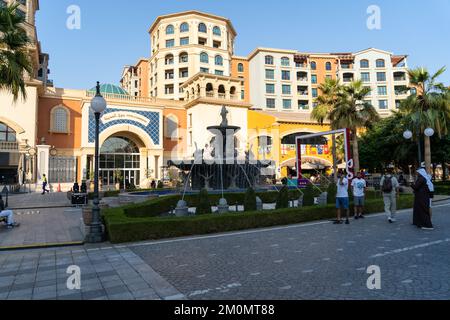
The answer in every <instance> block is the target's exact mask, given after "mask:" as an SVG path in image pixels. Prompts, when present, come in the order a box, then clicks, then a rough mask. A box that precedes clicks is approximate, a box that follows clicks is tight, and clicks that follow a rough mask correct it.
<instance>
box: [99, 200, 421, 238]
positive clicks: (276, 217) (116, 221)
mask: <svg viewBox="0 0 450 320" xmlns="http://www.w3.org/2000/svg"><path fill="white" fill-rule="evenodd" d="M397 206H398V209H406V208H411V207H412V206H413V197H412V196H402V197H401V198H400V200H399V201H398V204H397ZM351 209H353V208H351ZM383 210H384V204H383V200H381V199H377V200H368V201H367V202H366V209H365V212H366V213H367V214H370V213H377V212H382V211H383ZM102 215H103V218H104V220H105V225H106V230H107V234H108V236H109V240H110V241H111V242H112V243H124V242H134V241H144V240H157V239H165V238H175V237H183V236H192V235H204V234H211V233H218V232H229V231H238V230H246V229H254V228H265V227H272V226H281V225H289V224H297V223H303V222H308V221H315V220H325V219H332V218H335V216H336V209H335V207H334V206H332V205H328V206H322V207H319V206H313V207H303V208H291V209H280V210H273V211H264V212H247V213H229V214H224V215H217V214H209V215H201V216H194V217H182V218H178V217H166V218H163V217H154V218H132V219H131V218H129V217H127V216H126V215H125V214H124V210H123V208H114V209H106V210H104V211H102Z"/></svg>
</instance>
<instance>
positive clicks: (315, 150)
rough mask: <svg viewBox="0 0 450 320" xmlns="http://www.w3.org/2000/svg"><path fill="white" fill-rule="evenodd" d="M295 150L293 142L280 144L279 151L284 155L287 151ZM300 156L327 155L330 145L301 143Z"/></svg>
mask: <svg viewBox="0 0 450 320" xmlns="http://www.w3.org/2000/svg"><path fill="white" fill-rule="evenodd" d="M295 150H296V146H295V144H292V145H291V144H283V145H282V146H281V152H282V154H283V155H284V156H285V155H287V154H288V153H289V152H293V151H295ZM301 151H302V156H323V155H329V154H330V153H331V152H330V147H329V146H328V145H319V144H317V145H310V144H307V145H305V144H302V145H301Z"/></svg>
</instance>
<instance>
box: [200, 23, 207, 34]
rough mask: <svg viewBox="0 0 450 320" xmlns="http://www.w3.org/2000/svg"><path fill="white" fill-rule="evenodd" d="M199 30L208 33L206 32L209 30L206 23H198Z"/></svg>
mask: <svg viewBox="0 0 450 320" xmlns="http://www.w3.org/2000/svg"><path fill="white" fill-rule="evenodd" d="M198 31H199V32H202V33H206V32H207V30H206V24H204V23H200V24H199V25H198Z"/></svg>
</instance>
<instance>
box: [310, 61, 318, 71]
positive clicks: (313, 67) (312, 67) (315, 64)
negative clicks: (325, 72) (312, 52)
mask: <svg viewBox="0 0 450 320" xmlns="http://www.w3.org/2000/svg"><path fill="white" fill-rule="evenodd" d="M316 69H317V63H316V62H315V61H311V70H316Z"/></svg>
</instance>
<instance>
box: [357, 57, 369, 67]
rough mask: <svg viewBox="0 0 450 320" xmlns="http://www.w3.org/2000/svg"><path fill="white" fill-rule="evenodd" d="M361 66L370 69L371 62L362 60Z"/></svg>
mask: <svg viewBox="0 0 450 320" xmlns="http://www.w3.org/2000/svg"><path fill="white" fill-rule="evenodd" d="M359 66H360V67H361V68H364V69H366V68H369V60H366V59H364V60H361V62H360V63H359Z"/></svg>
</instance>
